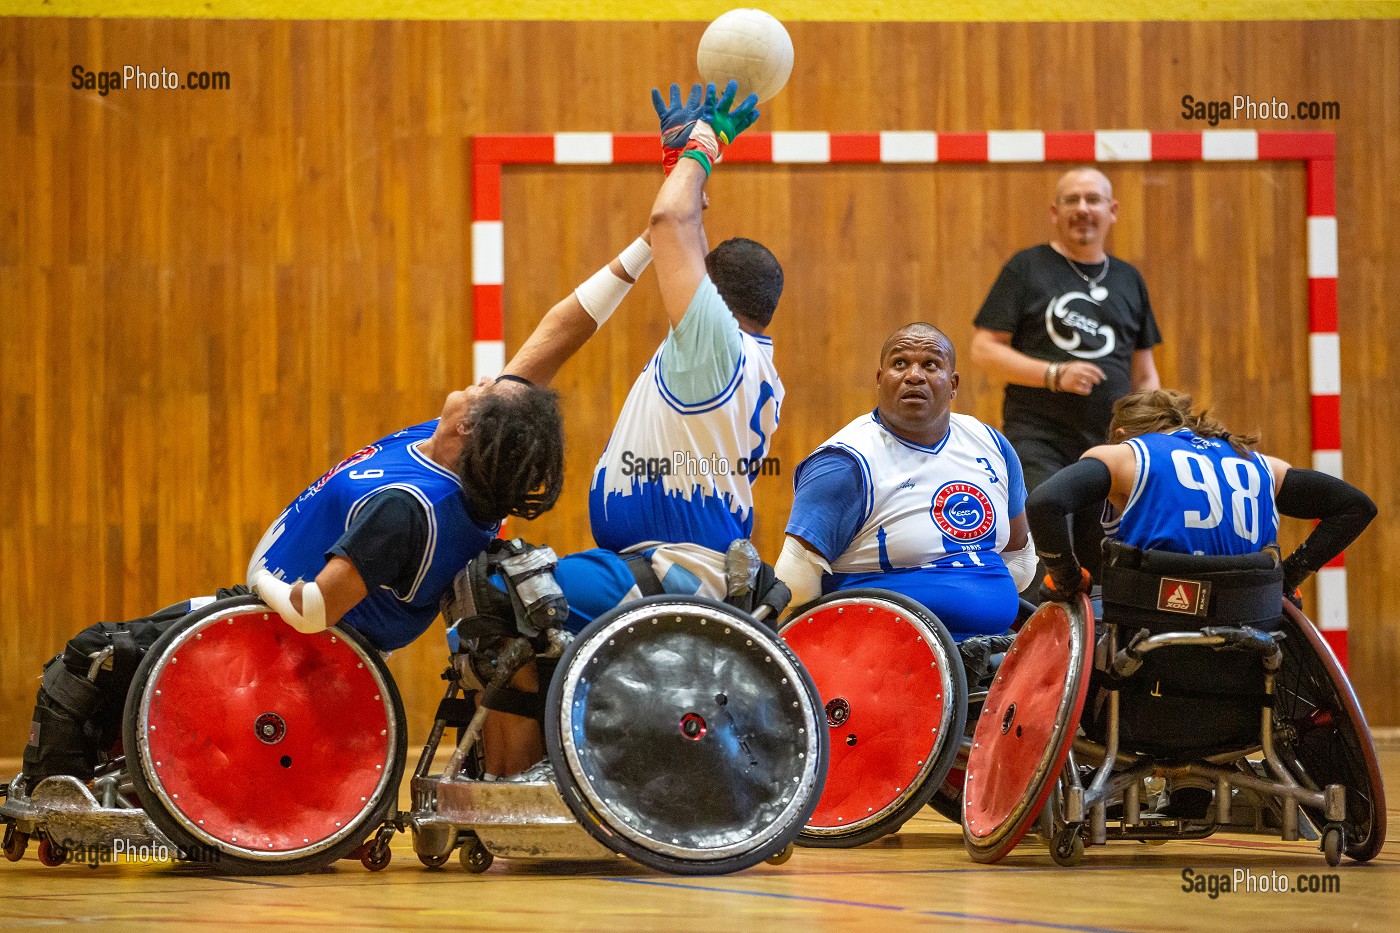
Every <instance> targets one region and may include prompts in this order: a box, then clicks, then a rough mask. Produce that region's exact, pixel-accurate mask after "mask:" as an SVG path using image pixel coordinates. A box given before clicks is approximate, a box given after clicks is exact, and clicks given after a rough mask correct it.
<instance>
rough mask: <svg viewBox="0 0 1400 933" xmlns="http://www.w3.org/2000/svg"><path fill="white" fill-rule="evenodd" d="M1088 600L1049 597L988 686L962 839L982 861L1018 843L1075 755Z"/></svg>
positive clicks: (1087, 661) (1087, 648)
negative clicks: (1072, 753) (1071, 754)
mask: <svg viewBox="0 0 1400 933" xmlns="http://www.w3.org/2000/svg"><path fill="white" fill-rule="evenodd" d="M1092 618H1093V616H1092V615H1091V609H1090V607H1089V600H1088V599H1087V598H1086V597H1083V596H1080V597H1079V598H1078V599H1077V600H1076V601H1075V602H1074V603H1073V604H1072V605H1066V604H1064V603H1046V604H1045V605H1044V606H1041V607H1040V609H1039V610H1038V611H1037V612H1036V614H1035V615H1033V616H1031V618H1030V619H1029V620H1028V621H1027V622H1026V625H1025V627H1024V628H1022V629H1021V632H1020V634H1019V635H1017V636H1016V643H1015V645H1014V646H1013V647H1012V649H1011V651H1010V652H1008V653H1007V655H1006V660H1005V661H1003V662H1002V665H1001V668H1000V669H999V670H998V672H997V677H996V680H995V682H994V683H993V684H992V688H991V690H990V691H989V692H988V693H987V700H986V703H984V704H983V707H982V715H981V716H980V717H979V718H978V720H977V729H976V731H975V732H974V733H973V737H972V751H971V753H970V755H969V757H968V761H967V783H966V785H965V787H964V788H963V844H964V845H965V846H966V847H967V851H968V854H969V855H971V856H972V858H973V859H974V860H975V861H978V862H996V861H999V860H1001V859H1002V858H1003V857H1004V856H1005V855H1006V853H1008V852H1010V851H1011V850H1012V849H1013V848H1015V846H1016V843H1018V842H1020V841H1021V838H1022V837H1023V836H1025V834H1026V831H1027V830H1028V829H1030V827H1031V824H1032V823H1034V822H1035V819H1036V817H1037V816H1038V815H1039V813H1040V809H1041V807H1043V806H1044V805H1045V801H1046V799H1047V798H1048V797H1049V796H1050V792H1051V790H1053V789H1054V786H1055V781H1056V779H1057V778H1058V777H1059V773H1060V768H1061V766H1062V765H1063V764H1064V762H1065V759H1066V757H1067V756H1068V755H1069V748H1070V745H1071V743H1073V741H1074V734H1075V732H1076V731H1077V730H1078V728H1079V716H1080V713H1081V712H1083V709H1084V697H1085V694H1086V692H1087V691H1088V688H1089V672H1090V668H1091V667H1092V659H1093V639H1092V634H1093V628H1092V625H1093V623H1092Z"/></svg>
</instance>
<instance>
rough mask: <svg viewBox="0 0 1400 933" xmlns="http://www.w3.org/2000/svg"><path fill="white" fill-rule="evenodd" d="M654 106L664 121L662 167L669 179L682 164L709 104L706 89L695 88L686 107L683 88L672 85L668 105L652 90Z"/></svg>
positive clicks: (655, 90) (694, 86) (686, 100)
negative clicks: (704, 109)
mask: <svg viewBox="0 0 1400 933" xmlns="http://www.w3.org/2000/svg"><path fill="white" fill-rule="evenodd" d="M651 104H652V106H653V107H655V108H656V116H657V117H658V118H659V119H660V120H661V165H662V167H663V168H664V169H665V170H666V174H667V175H669V174H671V170H672V169H673V168H675V167H676V163H677V162H678V161H679V160H680V157H681V151H682V150H684V149H685V144H686V143H688V142H690V133H691V130H693V129H694V128H695V123H696V121H697V120H699V119H700V111H701V109H702V108H703V107H704V104H705V89H704V88H702V87H701V86H700V85H698V84H696V85H692V86H691V88H690V96H689V97H687V98H686V99H685V102H684V103H682V102H681V87H680V85H679V84H672V85H671V100H670V103H669V104H668V103H667V102H666V99H665V98H663V97H662V96H661V92H660V91H659V90H657V89H656V88H652V89H651Z"/></svg>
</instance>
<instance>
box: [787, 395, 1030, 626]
mask: <svg viewBox="0 0 1400 933" xmlns="http://www.w3.org/2000/svg"><path fill="white" fill-rule="evenodd" d="M795 482H796V487H797V490H796V494H795V496H794V499H793V507H792V517H791V519H790V520H789V522H788V526H787V533H788V534H790V535H794V536H796V537H798V538H801V539H803V540H804V541H806V542H808V543H809V544H811V545H813V546H814V547H816V548H817V549H818V550H819V551H820V552H821V553H822V556H823V557H825V558H826V559H827V561H828V562H829V563H830V564H831V569H832V571H833V573H832V575H831V576H824V577H823V578H822V589H823V591H825V592H832V591H835V590H843V589H852V588H855V587H876V588H879V589H886V590H893V591H895V592H898V593H903V594H905V595H907V596H909V597H911V598H913V599H916V600H918V601H919V602H920V603H922V604H924V605H925V606H927V607H928V608H929V609H930V610H931V611H932V612H933V613H934V614H935V615H937V616H938V618H939V620H940V621H941V622H942V623H943V624H944V625H945V626H946V627H947V628H948V631H949V632H950V633H951V634H952V635H953V637H954V638H955V639H958V640H961V639H963V638H967V637H969V636H971V635H981V634H995V633H1000V632H1004V631H1006V630H1007V628H1008V627H1010V625H1011V623H1012V622H1013V621H1015V618H1016V610H1017V608H1018V606H1019V604H1020V603H1019V598H1018V596H1017V593H1016V586H1015V584H1014V583H1013V582H1012V580H1011V572H1010V571H1009V570H1007V568H1006V564H1005V562H1004V561H1003V560H1002V557H1001V553H1000V552H1001V549H1002V548H1004V547H1006V544H1007V542H1008V541H1009V540H1010V537H1011V520H1012V519H1013V518H1015V517H1016V516H1018V515H1020V514H1021V513H1022V512H1023V511H1025V504H1026V487H1025V481H1024V479H1023V477H1022V474H1021V462H1020V460H1018V459H1017V457H1016V453H1015V451H1013V450H1012V449H1011V444H1010V443H1009V442H1008V441H1007V440H1006V438H1005V437H1003V436H1002V435H1001V433H1000V432H998V431H997V430H996V429H995V428H991V427H989V426H987V425H985V424H983V423H982V422H980V421H978V420H977V419H976V418H972V417H970V416H967V415H957V414H955V415H952V416H951V417H950V419H949V425H948V433H947V434H946V435H945V436H944V438H943V439H942V440H941V441H939V442H938V443H937V444H935V445H934V446H932V447H927V446H924V445H922V444H915V443H913V442H912V441H907V440H905V439H903V438H901V437H899V436H898V435H896V434H894V433H893V432H891V431H889V430H888V429H887V428H886V427H885V426H884V425H883V424H882V423H881V422H880V418H879V414H878V412H872V413H870V414H868V415H862V416H861V417H859V418H857V419H856V420H855V421H852V422H851V423H850V424H848V425H846V427H844V428H842V429H841V430H840V431H838V432H837V433H836V434H835V435H833V436H832V437H831V439H830V440H828V441H827V442H826V443H825V444H823V445H822V446H821V447H819V448H818V449H817V450H816V452H815V453H813V454H812V456H810V457H808V458H807V459H806V460H804V461H803V462H802V463H801V464H800V465H799V466H798V468H797V473H796V476H795Z"/></svg>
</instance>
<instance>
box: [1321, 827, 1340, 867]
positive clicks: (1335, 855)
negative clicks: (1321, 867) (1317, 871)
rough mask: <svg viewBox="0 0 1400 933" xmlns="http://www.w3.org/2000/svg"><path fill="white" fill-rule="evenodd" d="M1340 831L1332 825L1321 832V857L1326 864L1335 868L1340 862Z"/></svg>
mask: <svg viewBox="0 0 1400 933" xmlns="http://www.w3.org/2000/svg"><path fill="white" fill-rule="evenodd" d="M1342 848H1343V846H1342V830H1341V829H1340V828H1339V827H1337V826H1335V825H1333V826H1328V827H1327V828H1326V829H1324V830H1323V831H1322V857H1323V858H1325V859H1326V860H1327V864H1328V865H1329V866H1331V867H1332V868H1336V867H1337V866H1338V865H1339V864H1341V861H1342Z"/></svg>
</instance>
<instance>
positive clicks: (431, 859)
mask: <svg viewBox="0 0 1400 933" xmlns="http://www.w3.org/2000/svg"><path fill="white" fill-rule="evenodd" d="M450 858H452V853H451V852H448V853H446V854H444V855H424V854H423V853H422V852H419V853H418V861H420V862H422V863H423V864H424V865H426V866H428V867H429V868H441V867H442V866H444V865H446V864H447V860H448V859H450Z"/></svg>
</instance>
